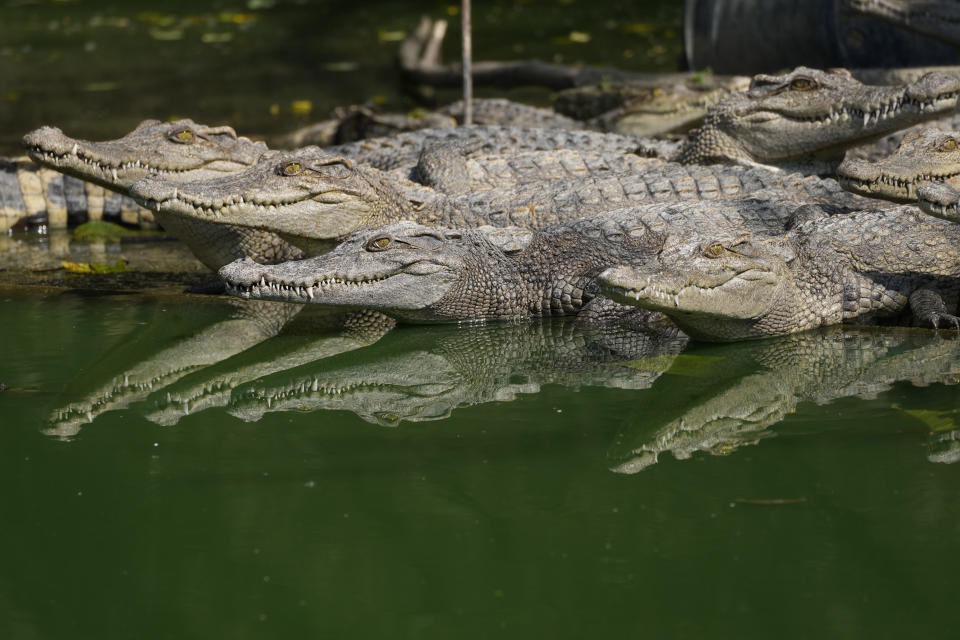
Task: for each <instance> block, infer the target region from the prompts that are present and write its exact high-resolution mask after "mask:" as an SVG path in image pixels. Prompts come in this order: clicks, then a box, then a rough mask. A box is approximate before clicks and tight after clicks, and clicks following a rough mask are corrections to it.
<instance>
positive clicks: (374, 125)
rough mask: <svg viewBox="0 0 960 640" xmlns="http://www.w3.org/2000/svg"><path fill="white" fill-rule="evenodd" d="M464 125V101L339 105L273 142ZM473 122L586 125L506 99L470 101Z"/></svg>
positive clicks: (333, 140) (284, 145)
mask: <svg viewBox="0 0 960 640" xmlns="http://www.w3.org/2000/svg"><path fill="white" fill-rule="evenodd" d="M461 124H463V101H462V100H459V101H457V102H454V103H452V104H449V105H447V106H445V107H443V108H440V109H437V110H436V111H425V110H423V109H415V110H413V111H411V112H410V113H405V114H403V113H381V112H380V111H379V110H377V109H375V108H374V107H372V106H370V105H359V106H351V107H347V108H339V109H336V110H335V111H334V114H333V118H331V119H330V120H324V121H322V122H318V123H316V124H313V125H310V126H307V127H304V128H302V129H298V130H296V131H293V132H292V133H289V134H287V135H284V136H281V137H278V138H276V139H275V140H274V142H273V145H274V146H275V147H276V148H279V149H292V148H298V147H304V146H309V145H316V146H321V147H325V146H329V145H333V144H345V143H348V142H355V141H357V140H364V139H366V138H374V137H385V136H392V135H396V134H399V133H403V132H408V131H417V130H419V129H428V128H442V127H456V126H458V125H461ZM473 124H476V125H502V126H510V127H531V128H546V129H583V128H585V127H586V126H587V125H586V124H585V123H583V122H580V121H578V120H575V119H573V118H571V117H567V116H566V115H563V114H560V113H557V112H555V111H553V110H551V109H544V108H543V107H533V106H530V105H526V104H522V103H519V102H514V101H512V100H506V99H504V98H480V99H475V100H474V101H473Z"/></svg>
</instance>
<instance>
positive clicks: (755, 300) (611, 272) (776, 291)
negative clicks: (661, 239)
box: [599, 235, 792, 342]
mask: <svg viewBox="0 0 960 640" xmlns="http://www.w3.org/2000/svg"><path fill="white" fill-rule="evenodd" d="M765 244H766V245H770V244H775V241H774V242H773V243H771V242H768V243H765ZM780 249H787V247H782V248H780V247H778V248H776V249H772V248H771V247H769V246H765V245H763V244H759V243H756V242H754V241H753V240H752V239H751V238H750V237H749V235H744V236H740V237H737V238H733V239H721V240H712V241H710V242H706V243H703V242H699V241H698V240H697V239H695V238H691V239H688V240H684V241H683V242H680V243H678V244H677V245H676V246H675V247H674V250H673V251H671V252H667V251H665V252H664V253H662V254H661V266H660V267H659V268H656V267H654V268H652V269H643V268H635V267H626V266H619V267H612V268H610V269H607V270H606V271H604V272H603V273H602V274H600V277H599V282H600V289H601V292H602V293H604V294H605V295H607V296H609V297H610V298H612V299H613V300H615V301H617V302H620V303H622V304H631V305H636V306H640V307H644V308H646V309H650V310H654V311H660V312H662V313H663V314H665V315H667V316H668V317H669V318H670V319H671V320H673V321H674V323H675V324H676V325H677V326H678V327H680V329H681V330H683V331H684V332H685V333H687V334H688V335H689V336H690V337H692V338H695V339H699V340H709V341H716V342H721V341H728V340H744V339H748V338H758V337H764V336H766V335H770V333H771V332H770V330H769V328H768V325H769V324H770V323H771V321H772V322H774V323H775V322H776V320H777V317H778V315H780V310H781V309H782V308H783V306H784V304H785V303H784V302H783V301H784V299H786V298H787V297H788V296H787V295H786V294H787V293H788V292H787V289H788V288H789V287H790V286H791V284H792V278H791V277H790V273H789V268H788V266H787V262H786V258H787V257H788V252H784V251H782V250H780ZM784 311H789V309H784Z"/></svg>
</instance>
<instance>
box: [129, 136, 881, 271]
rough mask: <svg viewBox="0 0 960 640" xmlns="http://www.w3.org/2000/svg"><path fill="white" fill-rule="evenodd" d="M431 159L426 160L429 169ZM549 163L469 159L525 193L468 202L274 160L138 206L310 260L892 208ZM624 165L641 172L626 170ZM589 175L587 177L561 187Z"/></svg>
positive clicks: (161, 188) (311, 158) (310, 151)
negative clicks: (417, 229) (722, 216)
mask: <svg viewBox="0 0 960 640" xmlns="http://www.w3.org/2000/svg"><path fill="white" fill-rule="evenodd" d="M429 156H430V154H425V159H426V158H428V157H429ZM537 157H540V156H537ZM551 157H552V158H553V160H554V161H553V162H551V163H545V162H539V161H536V160H533V161H528V160H527V159H526V156H524V155H523V154H518V155H517V156H514V158H513V160H509V161H508V160H497V161H493V162H481V163H478V164H471V162H470V161H468V162H467V168H466V169H465V170H464V172H463V173H462V174H461V175H463V176H466V177H467V179H468V180H469V181H472V183H473V184H482V183H487V184H489V183H493V182H503V183H507V184H510V183H511V182H512V183H514V185H515V186H513V187H512V188H507V187H504V188H499V189H486V190H479V191H475V192H468V193H466V194H463V195H456V194H445V193H440V192H438V191H435V190H433V189H429V188H426V187H424V186H423V185H421V184H417V183H412V182H409V181H406V180H403V179H400V178H396V177H386V176H385V174H384V173H383V172H380V171H378V170H376V169H372V168H369V167H365V166H362V165H355V164H354V163H353V162H352V161H351V160H349V159H347V158H343V157H338V156H331V155H329V154H328V153H326V151H324V150H322V149H318V148H306V149H303V150H300V151H295V152H282V153H281V152H277V153H274V154H268V155H265V156H264V157H263V158H262V160H261V162H260V163H258V164H257V165H256V166H254V167H251V168H250V169H247V170H246V171H243V172H240V173H236V174H232V175H229V176H224V177H222V178H216V179H213V180H206V181H199V182H193V183H190V184H175V183H171V182H169V181H167V180H165V179H164V178H162V177H160V176H150V177H148V178H145V179H143V180H140V181H138V182H137V183H136V184H134V185H133V187H131V193H132V194H133V195H134V197H135V198H136V199H137V201H138V202H140V203H142V204H144V205H145V206H148V207H150V208H152V209H154V210H156V211H162V212H164V213H165V214H166V215H170V216H173V215H177V216H181V217H184V218H187V219H199V220H203V221H205V222H210V223H221V224H230V225H242V226H249V227H251V228H253V229H260V230H263V231H270V232H274V233H277V234H279V235H280V236H282V237H283V238H284V239H286V240H288V241H289V242H291V243H293V244H295V245H297V246H298V247H300V248H302V249H304V251H306V252H307V253H308V254H311V255H318V254H320V253H322V252H324V251H327V250H329V249H330V248H332V247H333V246H335V245H336V244H337V243H338V242H340V241H342V240H343V239H344V238H346V237H347V236H348V235H349V234H350V233H351V232H353V231H354V230H356V229H358V228H362V227H367V226H377V225H382V224H386V223H388V222H394V221H399V220H413V221H415V222H418V223H421V224H425V225H430V226H437V227H461V228H463V227H478V226H482V225H493V226H519V227H526V228H530V229H536V228H543V227H546V226H549V225H551V224H557V223H562V222H567V221H571V220H575V219H578V218H582V217H584V216H587V215H590V214H593V213H599V212H603V211H609V210H613V209H617V208H622V207H625V206H628V205H633V204H649V203H656V202H659V203H664V204H666V203H670V202H680V201H704V202H706V201H713V200H728V199H736V198H742V197H744V196H750V195H752V196H755V197H758V198H759V197H767V198H770V199H777V200H782V199H793V200H795V201H796V203H797V204H801V203H807V202H817V203H827V204H831V205H834V206H835V207H837V208H838V209H840V208H865V207H870V206H882V205H881V204H878V203H877V201H871V200H869V199H867V198H862V197H860V196H856V195H854V194H850V193H846V192H844V191H843V189H841V188H840V186H839V185H838V184H837V183H836V182H835V181H833V180H831V179H820V178H816V177H813V176H801V175H798V174H789V175H784V174H783V173H777V172H770V171H767V170H765V169H762V168H747V167H727V166H719V165H718V166H709V167H701V166H690V167H687V166H684V165H679V164H676V163H665V162H663V161H660V160H656V159H643V158H639V157H637V156H632V157H629V156H614V157H613V158H611V157H610V156H595V155H591V154H583V153H578V152H574V151H570V150H567V151H561V152H554V153H552V154H551ZM541 159H542V158H541ZM624 166H628V167H629V166H632V167H634V168H635V169H634V170H632V171H631V170H627V171H624V170H622V168H623V167H624ZM580 167H582V168H583V169H584V170H585V171H587V172H588V173H587V175H585V176H584V177H580V178H573V177H568V178H567V179H561V177H562V176H564V175H565V174H566V175H569V174H570V173H572V171H574V170H576V169H577V168H580ZM604 167H612V168H613V169H617V170H609V171H607V170H605V169H604ZM640 171H642V172H640ZM491 173H492V175H491ZM544 175H550V176H554V175H555V176H557V177H558V179H554V180H548V181H546V182H542V181H537V182H532V183H528V182H529V181H530V180H531V179H532V176H544ZM455 180H456V178H454V181H455ZM453 190H454V191H458V190H460V189H456V188H455V189H453Z"/></svg>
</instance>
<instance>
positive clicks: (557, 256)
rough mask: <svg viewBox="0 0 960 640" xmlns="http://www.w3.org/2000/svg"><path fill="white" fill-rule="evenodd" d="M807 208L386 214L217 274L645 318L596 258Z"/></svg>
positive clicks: (513, 310) (241, 283) (265, 289)
mask: <svg viewBox="0 0 960 640" xmlns="http://www.w3.org/2000/svg"><path fill="white" fill-rule="evenodd" d="M809 209H810V206H802V205H799V204H798V203H796V202H792V201H782V202H771V201H758V200H732V201H729V202H694V203H680V204H673V205H645V206H638V207H631V208H626V209H621V210H617V211H610V212H607V213H604V214H599V215H596V216H593V217H590V218H585V219H581V220H576V221H573V222H568V223H565V224H558V225H554V226H551V227H547V228H545V229H542V230H539V231H530V230H526V229H520V228H517V227H508V228H496V227H481V228H479V229H463V230H450V229H440V228H435V227H426V226H423V225H420V224H416V223H414V222H409V221H403V222H394V223H391V224H389V225H386V226H383V227H380V228H375V229H365V230H360V231H357V232H355V233H354V234H352V235H351V236H350V237H349V239H348V240H346V241H345V242H344V243H342V244H341V245H340V246H338V247H336V249H334V250H333V251H331V252H330V253H328V254H326V255H323V256H320V257H316V258H310V259H306V260H299V261H292V262H286V263H283V264H279V265H266V266H265V265H259V264H256V263H255V262H253V261H251V260H242V261H237V262H234V263H232V264H230V265H227V266H226V267H224V268H223V269H221V270H220V276H221V277H222V278H223V279H224V280H225V281H226V282H227V291H228V292H229V293H233V294H235V295H240V296H243V297H248V298H254V299H270V300H285V301H288V302H298V303H300V302H309V303H313V304H321V305H334V306H349V307H360V308H370V309H375V310H379V311H382V312H383V313H386V314H387V315H390V316H393V317H396V318H398V319H402V320H406V321H411V322H444V321H447V322H449V321H463V320H481V319H499V318H526V317H531V316H559V315H578V316H580V317H583V318H589V319H619V320H624V321H630V322H644V321H646V320H647V319H648V316H643V315H641V316H634V315H632V314H629V313H625V312H626V308H621V307H620V306H619V305H611V304H610V303H609V301H608V300H606V299H604V298H603V297H598V296H597V288H596V276H597V275H598V274H599V273H600V272H601V271H603V270H604V269H605V268H606V267H608V266H614V265H616V264H618V262H617V261H618V260H623V261H626V262H629V263H630V264H634V265H636V266H638V267H642V266H646V267H648V268H649V269H651V270H654V271H655V270H656V269H657V264H658V262H659V258H658V255H659V251H660V249H661V247H662V244H663V238H664V236H665V235H666V234H669V233H670V232H671V230H675V229H678V228H679V229H696V230H697V232H698V233H703V234H706V233H717V234H719V233H732V232H734V231H737V232H742V231H743V230H745V229H749V230H752V231H753V232H754V233H756V234H757V235H758V236H761V237H762V236H768V235H769V236H774V237H776V236H779V235H780V234H782V232H783V230H784V229H785V228H786V227H787V225H788V224H790V223H791V221H796V220H800V219H806V218H807V217H809V214H808V211H809ZM813 213H814V214H815V215H827V211H825V210H824V209H823V208H815V211H813Z"/></svg>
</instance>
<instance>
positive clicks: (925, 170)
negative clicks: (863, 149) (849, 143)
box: [837, 129, 960, 202]
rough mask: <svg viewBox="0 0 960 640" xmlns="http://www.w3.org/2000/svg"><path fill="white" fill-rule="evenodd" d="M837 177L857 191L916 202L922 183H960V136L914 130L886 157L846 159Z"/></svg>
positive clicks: (838, 169) (933, 130) (877, 196)
mask: <svg viewBox="0 0 960 640" xmlns="http://www.w3.org/2000/svg"><path fill="white" fill-rule="evenodd" d="M837 180H838V181H839V182H840V184H842V185H843V187H844V188H845V189H848V190H850V191H853V192H854V193H859V194H861V195H865V196H871V197H876V198H885V199H887V200H895V201H898V202H911V201H915V200H916V199H917V187H919V186H920V185H923V184H928V183H931V182H949V183H953V184H956V185H958V186H960V137H958V136H957V134H956V133H951V132H946V131H939V130H936V129H924V130H920V131H912V132H910V133H909V134H907V135H906V136H904V138H903V141H902V142H901V143H900V146H898V147H897V149H896V151H894V152H893V153H892V154H890V155H889V156H888V157H886V158H883V159H881V160H878V161H876V162H871V161H869V160H863V159H860V158H853V157H851V158H847V159H846V160H844V161H843V163H842V164H841V165H840V166H839V167H838V168H837Z"/></svg>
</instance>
